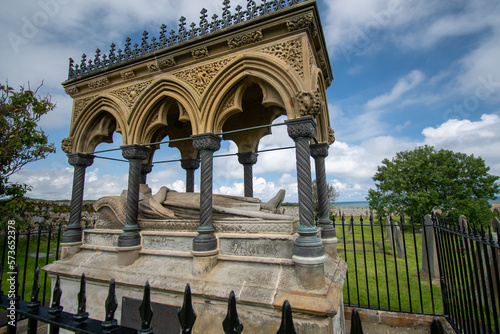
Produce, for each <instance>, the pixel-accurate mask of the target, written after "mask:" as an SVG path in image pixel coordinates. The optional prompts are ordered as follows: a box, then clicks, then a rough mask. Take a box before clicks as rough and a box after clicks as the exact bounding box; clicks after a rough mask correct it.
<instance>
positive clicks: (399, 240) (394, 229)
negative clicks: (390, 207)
mask: <svg viewBox="0 0 500 334" xmlns="http://www.w3.org/2000/svg"><path fill="white" fill-rule="evenodd" d="M387 225H389V226H387V228H386V239H389V245H390V247H391V249H392V250H393V251H395V252H396V253H397V256H398V257H399V258H403V257H404V255H405V247H404V244H403V236H402V234H401V228H400V227H399V225H398V223H397V222H395V221H392V224H391V219H390V218H389V217H387ZM394 244H395V246H394Z"/></svg>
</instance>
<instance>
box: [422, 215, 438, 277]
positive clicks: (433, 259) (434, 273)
mask: <svg viewBox="0 0 500 334" xmlns="http://www.w3.org/2000/svg"><path fill="white" fill-rule="evenodd" d="M422 273H424V274H426V275H427V276H430V277H431V278H433V279H439V263H438V258H437V250H436V238H435V236H434V227H433V226H432V218H431V215H426V216H425V217H424V228H423V230H422Z"/></svg>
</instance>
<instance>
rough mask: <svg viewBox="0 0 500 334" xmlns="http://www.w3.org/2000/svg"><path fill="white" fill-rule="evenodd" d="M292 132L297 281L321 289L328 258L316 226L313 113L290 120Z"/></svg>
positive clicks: (314, 123) (287, 121)
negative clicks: (296, 204) (297, 225)
mask: <svg viewBox="0 0 500 334" xmlns="http://www.w3.org/2000/svg"><path fill="white" fill-rule="evenodd" d="M285 124H286V125H287V130H288V135H289V136H290V137H291V138H292V139H293V140H294V141H295V156H296V160H297V185H298V191H299V219H300V228H299V229H298V231H297V232H298V234H299V237H298V238H297V239H295V242H294V246H293V257H292V259H293V261H294V262H295V267H296V275H297V281H298V283H299V285H301V286H302V287H303V288H304V289H317V288H320V287H321V286H322V284H324V282H325V277H324V262H325V261H326V258H325V254H324V248H323V242H322V241H321V239H320V238H319V237H318V230H317V229H316V228H315V227H314V214H313V202H312V186H311V182H312V181H311V164H310V156H311V152H310V147H309V143H310V141H311V138H312V137H313V136H314V129H315V127H316V122H315V121H314V118H313V117H312V116H306V117H301V118H296V119H292V120H286V121H285Z"/></svg>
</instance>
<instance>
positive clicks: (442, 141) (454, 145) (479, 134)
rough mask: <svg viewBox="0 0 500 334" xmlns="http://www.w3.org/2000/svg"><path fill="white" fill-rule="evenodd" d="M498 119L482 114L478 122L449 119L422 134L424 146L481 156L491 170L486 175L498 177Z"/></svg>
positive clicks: (499, 155)
mask: <svg viewBox="0 0 500 334" xmlns="http://www.w3.org/2000/svg"><path fill="white" fill-rule="evenodd" d="M499 128H500V116H498V115H497V114H490V115H482V116H481V120H479V121H470V120H467V119H464V120H456V119H451V120H449V121H446V122H445V123H443V124H441V125H440V126H437V127H435V128H432V127H429V128H425V129H424V130H423V131H422V134H423V135H424V136H425V140H424V143H425V144H427V145H432V146H435V147H437V148H444V149H448V150H453V151H455V152H462V153H467V154H474V155H475V156H480V157H482V158H483V159H484V160H485V162H486V165H488V166H490V167H491V171H490V173H492V174H494V175H500V151H499V150H498V148H499V147H500V136H498V129H499Z"/></svg>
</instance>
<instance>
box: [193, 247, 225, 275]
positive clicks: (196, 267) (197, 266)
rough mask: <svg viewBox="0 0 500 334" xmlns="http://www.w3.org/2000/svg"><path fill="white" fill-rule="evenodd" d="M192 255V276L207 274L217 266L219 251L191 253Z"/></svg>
mask: <svg viewBox="0 0 500 334" xmlns="http://www.w3.org/2000/svg"><path fill="white" fill-rule="evenodd" d="M191 254H193V276H204V275H207V274H209V273H210V272H211V271H212V269H213V268H214V267H215V266H216V265H217V255H218V254H219V250H217V249H216V250H215V251H209V252H191Z"/></svg>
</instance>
